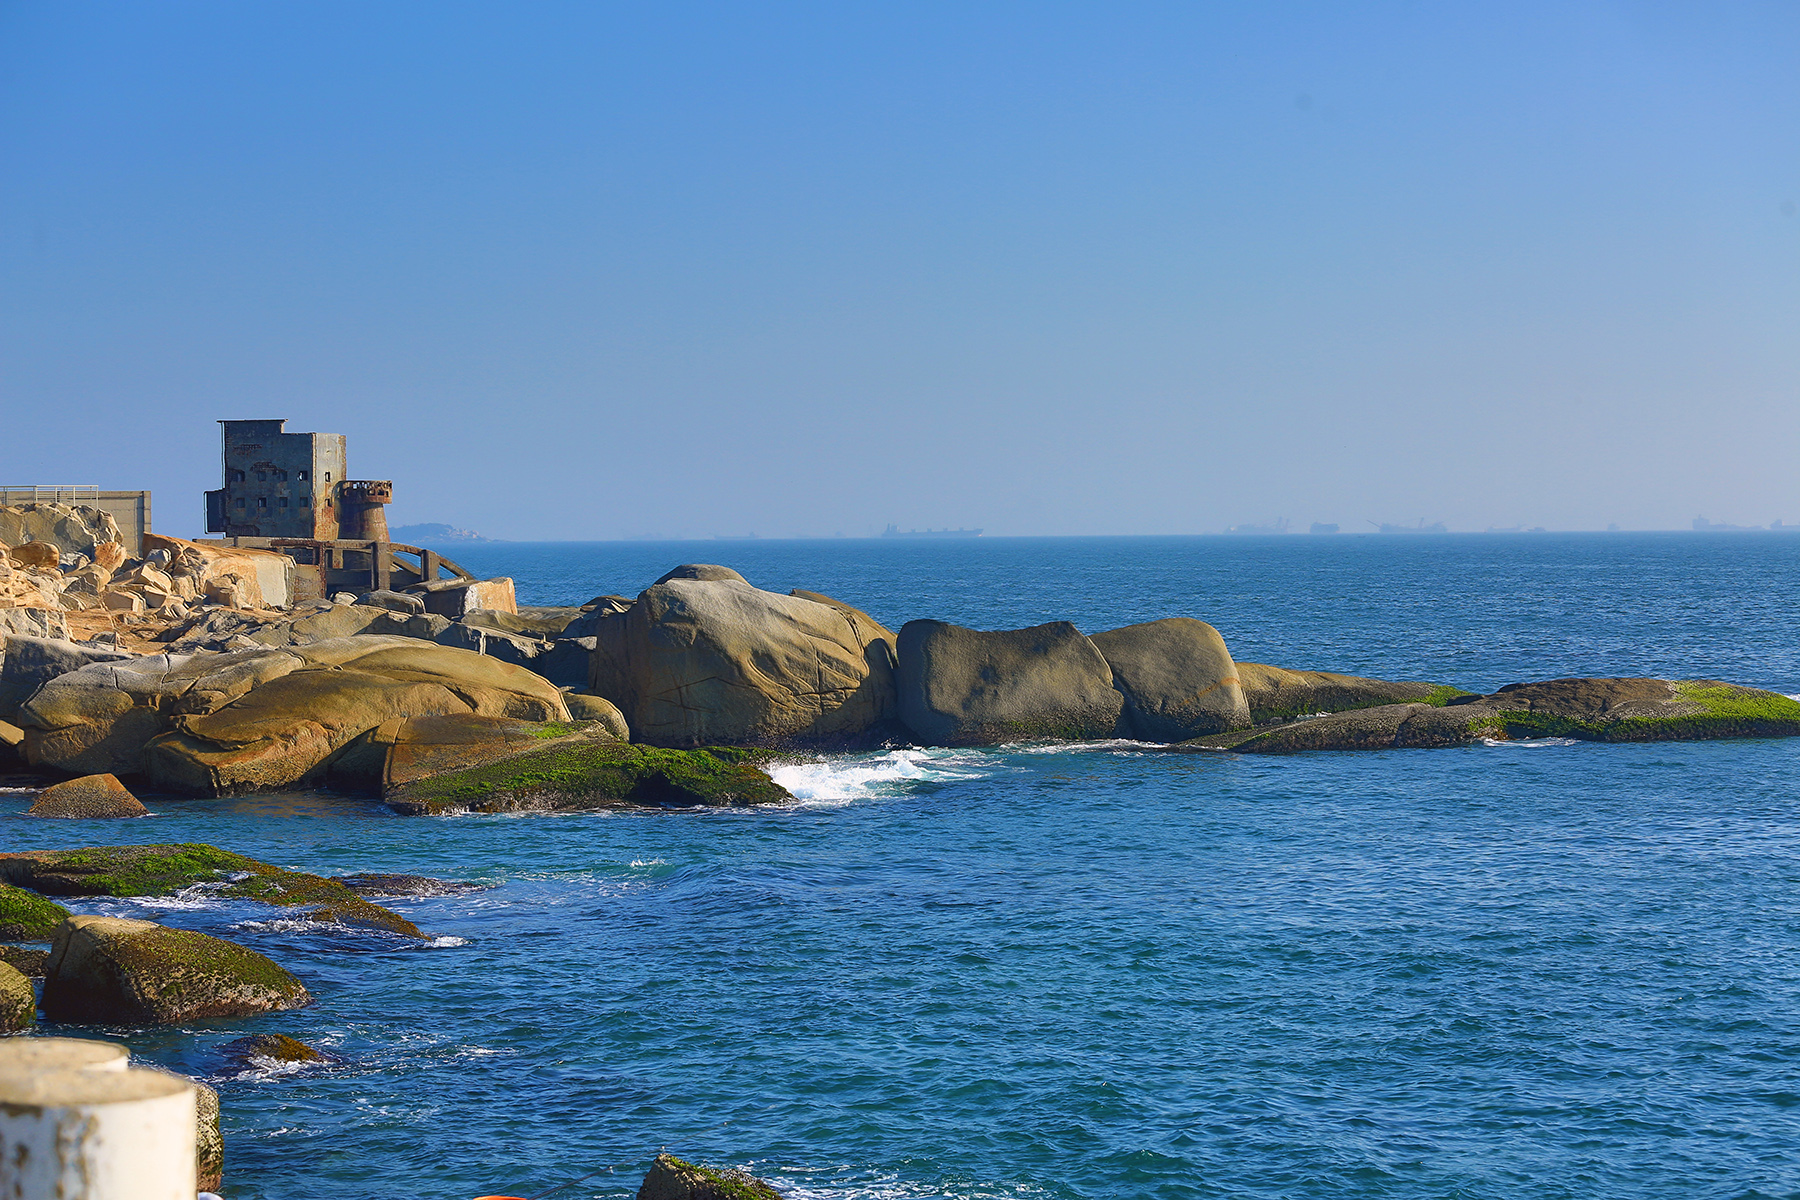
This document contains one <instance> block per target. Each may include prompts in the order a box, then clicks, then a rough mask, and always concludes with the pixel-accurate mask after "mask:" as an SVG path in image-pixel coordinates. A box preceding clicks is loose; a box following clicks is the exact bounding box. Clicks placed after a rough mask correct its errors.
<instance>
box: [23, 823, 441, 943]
mask: <svg viewBox="0 0 1800 1200" xmlns="http://www.w3.org/2000/svg"><path fill="white" fill-rule="evenodd" d="M0 880H3V881H4V882H5V883H6V884H8V885H11V886H10V888H9V889H7V890H8V891H10V892H21V891H22V889H24V888H29V889H31V891H29V892H22V894H23V895H25V896H31V895H32V893H33V892H36V893H42V894H43V895H51V896H167V895H171V894H173V893H175V892H177V891H180V890H181V889H182V888H185V887H191V886H193V885H194V884H197V883H217V884H220V885H222V886H220V887H219V889H218V891H217V893H216V894H217V895H219V896H220V897H222V898H225V899H240V900H258V901H261V902H262V903H265V904H273V905H276V906H277V907H281V908H302V907H304V908H306V910H307V911H306V913H305V916H306V917H307V918H308V919H309V920H313V921H319V922H325V923H333V924H340V925H348V926H350V927H352V928H360V929H375V930H380V931H383V932H387V933H393V934H398V935H400V936H402V937H410V938H419V939H421V940H428V938H427V935H426V934H425V933H423V932H422V931H421V930H420V929H419V927H418V926H417V925H414V924H413V923H412V922H411V921H409V920H407V919H406V918H405V917H403V916H401V915H400V914H399V913H397V912H394V911H392V910H391V909H387V908H383V907H382V906H381V905H379V904H373V903H371V902H370V901H368V900H365V899H363V898H362V897H361V896H359V895H357V894H356V893H355V892H353V891H351V890H350V888H348V887H346V886H345V885H344V884H342V883H340V882H338V881H337V880H335V879H326V878H324V877H322V876H319V875H309V874H307V873H306V872H304V871H289V870H285V869H284V868H281V867H276V866H271V865H270V864H268V863H265V862H258V861H257V860H256V859H254V858H249V857H246V856H245V855H242V854H234V853H232V852H231V851H229V850H221V849H219V848H218V847H217V846H209V845H206V844H205V843H204V842H187V843H180V844H164V845H152V846H89V847H84V848H82V849H78V850H25V851H18V852H14V853H10V854H0ZM6 894H7V893H6V892H5V891H0V902H4V901H5V898H6ZM32 898H33V899H34V900H38V901H39V902H40V903H41V904H45V905H49V906H50V907H51V908H55V909H57V910H58V911H61V912H62V913H63V914H64V917H65V918H66V917H67V915H68V914H67V910H66V909H63V908H62V906H61V905H56V904H51V903H50V902H49V901H45V900H42V898H41V896H34V897H32ZM3 911H5V910H3V909H0V912H3ZM37 920H38V922H39V924H40V925H41V923H42V920H43V916H42V915H40V916H39V917H38V918H37ZM6 928H7V927H6V926H3V925H0V937H4V936H6ZM14 936H15V938H16V940H24V941H28V940H33V939H32V938H29V937H19V936H18V935H14Z"/></svg>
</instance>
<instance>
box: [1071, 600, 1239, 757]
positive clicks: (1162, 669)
mask: <svg viewBox="0 0 1800 1200" xmlns="http://www.w3.org/2000/svg"><path fill="white" fill-rule="evenodd" d="M1088 640H1089V641H1091V642H1093V643H1094V645H1095V647H1096V648H1098V649H1099V651H1100V654H1101V657H1103V658H1105V659H1106V664H1107V666H1109V667H1111V668H1112V676H1113V686H1114V687H1116V688H1118V689H1119V693H1120V694H1121V695H1122V696H1124V698H1125V708H1124V712H1123V713H1122V714H1121V717H1120V732H1121V733H1123V734H1125V735H1126V736H1127V737H1133V738H1140V739H1142V740H1144V741H1148V742H1182V741H1186V740H1187V739H1188V738H1192V737H1199V736H1200V735H1201V734H1204V733H1221V732H1223V731H1225V730H1227V729H1238V728H1241V727H1243V726H1246V725H1248V724H1250V705H1249V704H1248V703H1247V702H1246V701H1245V700H1244V689H1243V687H1242V685H1241V684H1240V683H1239V682H1238V673H1237V664H1236V663H1234V662H1232V661H1231V652H1230V651H1229V650H1227V649H1226V648H1225V639H1224V638H1222V637H1220V636H1219V631H1218V630H1217V629H1214V628H1213V627H1212V626H1211V625H1208V624H1207V623H1206V622H1205V621H1196V620H1194V619H1193V618H1191V617H1170V618H1168V619H1166V620H1162V621H1149V622H1146V623H1144V624H1141V625H1127V626H1125V627H1124V628H1123V629H1111V630H1108V631H1107V632H1105V633H1096V634H1091V635H1090V636H1089V638H1088Z"/></svg>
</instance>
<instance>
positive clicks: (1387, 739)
mask: <svg viewBox="0 0 1800 1200" xmlns="http://www.w3.org/2000/svg"><path fill="white" fill-rule="evenodd" d="M1796 736H1800V701H1795V700H1794V699H1792V698H1791V697H1788V696H1784V695H1781V694H1780V693H1778V692H1769V691H1764V690H1762V689H1760V688H1747V687H1741V686H1739V685H1736V684H1729V683H1723V682H1721V681H1719V680H1716V679H1692V680H1668V679H1635V678H1617V679H1605V678H1588V679H1551V680H1545V681H1542V682H1539V683H1515V684H1508V685H1507V686H1506V687H1504V688H1501V689H1500V690H1499V691H1498V692H1494V693H1492V694H1490V695H1486V696H1480V695H1474V694H1470V693H1465V694H1463V695H1461V696H1457V697H1453V698H1451V699H1450V700H1449V701H1448V702H1447V703H1444V704H1439V705H1432V704H1392V705H1382V706H1377V707H1372V708H1362V709H1354V710H1347V711H1344V712H1338V713H1332V714H1329V715H1326V716H1320V717H1314V718H1310V719H1303V720H1297V721H1292V722H1289V723H1287V724H1283V725H1273V726H1260V727H1258V728H1255V729H1247V730H1238V731H1235V732H1230V733H1222V734H1211V735H1207V736H1204V737H1199V738H1194V739H1191V740H1189V741H1186V742H1183V743H1181V744H1180V746H1179V747H1176V748H1178V749H1214V750H1235V751H1238V752H1239V753H1244V754H1285V753H1292V752H1295V751H1300V750H1389V749H1400V750H1406V749H1437V748H1444V747H1451V746H1466V745H1469V744H1471V743H1473V742H1477V741H1481V740H1483V739H1493V740H1497V741H1505V740H1512V739H1519V738H1527V739H1529V738H1546V737H1565V738H1573V739H1575V740H1578V741H1589V742H1652V741H1704V740H1713V739H1721V738H1745V737H1796Z"/></svg>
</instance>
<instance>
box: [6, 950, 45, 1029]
mask: <svg viewBox="0 0 1800 1200" xmlns="http://www.w3.org/2000/svg"><path fill="white" fill-rule="evenodd" d="M35 1024H37V993H36V992H34V991H32V990H31V980H30V979H28V978H26V977H25V973H24V972H22V971H20V970H19V969H18V968H17V967H14V966H12V965H10V964H8V963H4V962H0V1034H5V1033H18V1032H19V1031H20V1030H23V1029H30V1028H31V1027H32V1026H33V1025H35Z"/></svg>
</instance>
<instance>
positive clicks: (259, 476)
mask: <svg viewBox="0 0 1800 1200" xmlns="http://www.w3.org/2000/svg"><path fill="white" fill-rule="evenodd" d="M268 481H269V473H268V472H267V471H258V472H257V473H256V482H258V483H267V482H268Z"/></svg>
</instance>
